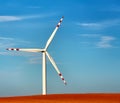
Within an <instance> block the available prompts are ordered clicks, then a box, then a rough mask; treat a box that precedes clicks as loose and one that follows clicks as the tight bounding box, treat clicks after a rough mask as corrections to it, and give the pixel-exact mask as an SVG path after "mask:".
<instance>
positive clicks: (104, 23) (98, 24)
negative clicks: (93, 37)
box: [76, 19, 120, 29]
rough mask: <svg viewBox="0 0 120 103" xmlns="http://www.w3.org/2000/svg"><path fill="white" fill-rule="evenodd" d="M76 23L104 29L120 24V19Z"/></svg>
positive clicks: (85, 26)
mask: <svg viewBox="0 0 120 103" xmlns="http://www.w3.org/2000/svg"><path fill="white" fill-rule="evenodd" d="M76 25H78V26H80V27H84V28H86V29H87V28H88V29H104V28H108V27H112V26H118V25H120V19H113V20H104V21H101V22H84V23H80V22H78V23H76Z"/></svg>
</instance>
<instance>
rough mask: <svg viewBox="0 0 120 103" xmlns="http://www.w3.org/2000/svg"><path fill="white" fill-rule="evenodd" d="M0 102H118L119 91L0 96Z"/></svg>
mask: <svg viewBox="0 0 120 103" xmlns="http://www.w3.org/2000/svg"><path fill="white" fill-rule="evenodd" d="M0 103H120V93H119V94H53V95H46V96H42V95H37V96H21V97H1V98H0Z"/></svg>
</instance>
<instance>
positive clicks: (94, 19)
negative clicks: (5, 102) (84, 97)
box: [0, 0, 120, 96]
mask: <svg viewBox="0 0 120 103" xmlns="http://www.w3.org/2000/svg"><path fill="white" fill-rule="evenodd" d="M62 16H64V17H65V18H64V20H63V22H62V25H61V26H60V28H59V30H58V31H57V33H56V35H55V38H54V39H53V41H52V43H51V45H50V47H49V49H48V51H49V53H50V54H51V56H52V57H53V58H54V60H55V61H56V63H57V65H58V67H59V69H60V71H61V72H62V74H63V75H64V78H65V79H66V81H67V83H68V85H67V86H64V84H63V82H62V81H61V80H60V78H59V76H58V75H57V73H56V71H55V70H54V68H53V66H52V65H51V64H50V62H49V61H48V60H47V84H48V87H47V89H48V93H49V94H50V93H54V94H56V93H116V92H117V93H118V92H120V88H119V87H120V81H119V80H120V30H119V28H120V1H119V0H100V1H96V0H69V1H67V0H66V1H65V0H60V1H56V0H34V1H33V0H29V1H28V0H1V1H0V62H1V63H0V96H17V95H33V94H41V93H42V91H41V90H42V87H41V86H42V83H41V79H42V78H41V76H42V75H41V69H42V68H41V66H42V65H41V62H42V60H41V53H25V52H13V51H12V52H10V51H6V48H9V47H18V48H44V46H45V44H46V41H47V40H48V38H49V36H50V35H51V33H52V32H53V30H54V28H55V26H56V25H57V23H58V22H59V20H60V18H61V17H62Z"/></svg>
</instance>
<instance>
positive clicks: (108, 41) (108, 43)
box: [97, 36, 115, 48]
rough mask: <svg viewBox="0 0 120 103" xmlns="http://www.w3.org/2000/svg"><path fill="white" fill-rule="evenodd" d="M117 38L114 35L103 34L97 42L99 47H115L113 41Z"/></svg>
mask: <svg viewBox="0 0 120 103" xmlns="http://www.w3.org/2000/svg"><path fill="white" fill-rule="evenodd" d="M114 40H115V37H112V36H102V37H101V38H100V41H99V42H98V43H97V47H99V48H111V47H113V45H112V41H114Z"/></svg>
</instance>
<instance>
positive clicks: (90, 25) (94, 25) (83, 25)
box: [77, 23, 101, 27]
mask: <svg viewBox="0 0 120 103" xmlns="http://www.w3.org/2000/svg"><path fill="white" fill-rule="evenodd" d="M77 25H79V26H82V27H100V26H101V24H99V23H77Z"/></svg>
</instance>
